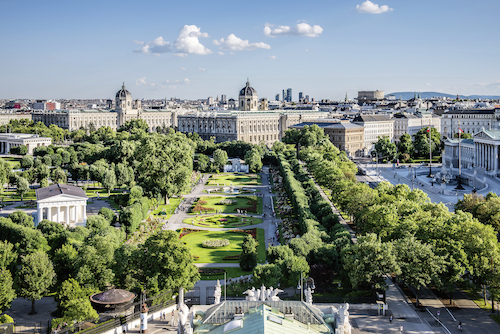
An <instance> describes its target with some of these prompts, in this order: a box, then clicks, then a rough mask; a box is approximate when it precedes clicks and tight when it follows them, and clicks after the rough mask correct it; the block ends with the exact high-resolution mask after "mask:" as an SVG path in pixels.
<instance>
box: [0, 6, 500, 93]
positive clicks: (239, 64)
mask: <svg viewBox="0 0 500 334" xmlns="http://www.w3.org/2000/svg"><path fill="white" fill-rule="evenodd" d="M498 12H500V1H498V0H476V1H471V0H467V1H465V0H453V1H451V0H439V1H436V0H418V1H416V0H413V1H410V0H405V1H396V0H380V1H379V0H374V1H373V2H372V1H363V0H342V1H332V0H322V1H319V0H310V1H294V0H288V1H281V0H271V1H269V0H267V1H261V0H253V1H234V0H231V1H230V0H227V1H225V0H224V1H218V0H212V1H207V0H203V1H194V0H182V1H179V0H177V1H171V0H161V1H160V0H158V1H156V0H142V1H127V0H122V1H114V0H100V1H94V0H86V1H68V0H64V1H55V0H54V1H51V0H44V1H40V0H34V1H28V0H0V45H1V50H2V52H0V66H1V67H0V69H1V71H0V98H2V99H22V98H31V99H62V98H67V99H72V98H75V99H77V98H80V99H91V98H99V99H113V98H114V96H115V94H116V92H117V91H118V90H119V89H120V88H121V85H122V83H123V82H124V83H125V86H126V87H127V89H128V90H129V91H130V92H131V93H132V97H133V98H134V99H154V98H156V99H161V98H168V99H169V98H172V97H175V98H181V99H206V98H208V97H210V96H211V97H214V98H215V97H217V96H219V97H220V95H222V94H225V95H226V96H227V98H228V99H229V98H235V99H236V98H237V97H238V92H239V90H240V89H241V88H242V87H244V85H245V83H246V81H247V78H248V79H249V81H250V83H251V85H252V87H254V88H255V89H256V90H257V93H258V96H259V98H261V97H266V98H268V99H269V100H273V99H274V97H275V95H276V94H278V93H279V94H280V96H281V92H282V90H283V89H285V90H286V89H287V88H292V91H293V100H294V101H296V100H298V93H299V92H303V93H304V95H309V96H310V97H311V98H315V99H317V100H320V99H332V100H339V99H343V98H344V97H345V95H346V93H347V95H348V97H349V98H354V97H356V96H357V91H359V90H384V91H385V92H386V93H391V92H398V91H399V92H400V91H411V92H413V91H415V92H423V91H436V92H442V93H449V94H460V95H471V94H482V95H500V66H499V59H500V54H499V53H500V43H499V42H500V20H498Z"/></svg>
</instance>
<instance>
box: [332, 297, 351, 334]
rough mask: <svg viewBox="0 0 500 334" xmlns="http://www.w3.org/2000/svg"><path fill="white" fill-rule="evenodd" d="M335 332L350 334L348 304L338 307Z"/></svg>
mask: <svg viewBox="0 0 500 334" xmlns="http://www.w3.org/2000/svg"><path fill="white" fill-rule="evenodd" d="M337 316H338V322H337V325H336V327H337V330H336V331H335V333H342V334H351V324H350V323H349V303H345V304H343V305H340V306H339V309H338V315H337Z"/></svg>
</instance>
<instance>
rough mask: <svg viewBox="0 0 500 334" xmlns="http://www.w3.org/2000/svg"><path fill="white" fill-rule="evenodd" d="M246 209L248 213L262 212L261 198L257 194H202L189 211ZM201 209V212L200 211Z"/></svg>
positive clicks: (228, 211) (231, 211) (194, 212)
mask: <svg viewBox="0 0 500 334" xmlns="http://www.w3.org/2000/svg"><path fill="white" fill-rule="evenodd" d="M238 209H239V210H241V211H240V212H244V211H246V212H247V213H248V214H262V198H260V197H257V196H237V197H223V196H203V197H200V198H199V199H198V201H197V202H195V203H194V204H193V206H192V207H191V213H190V214H192V215H194V214H203V213H217V212H223V213H238ZM200 211H201V213H200Z"/></svg>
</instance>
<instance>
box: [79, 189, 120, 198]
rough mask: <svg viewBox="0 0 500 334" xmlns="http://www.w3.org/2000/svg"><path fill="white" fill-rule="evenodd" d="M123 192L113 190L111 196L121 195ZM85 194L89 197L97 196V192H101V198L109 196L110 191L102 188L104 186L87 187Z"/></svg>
mask: <svg viewBox="0 0 500 334" xmlns="http://www.w3.org/2000/svg"><path fill="white" fill-rule="evenodd" d="M121 193H122V192H117V191H112V192H111V196H113V195H119V194H121ZM85 194H86V195H87V197H88V198H94V197H95V198H97V194H99V198H103V197H105V198H108V197H109V196H108V191H107V190H106V189H102V188H87V190H85Z"/></svg>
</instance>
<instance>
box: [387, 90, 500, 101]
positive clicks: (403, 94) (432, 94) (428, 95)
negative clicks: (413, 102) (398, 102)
mask: <svg viewBox="0 0 500 334" xmlns="http://www.w3.org/2000/svg"><path fill="white" fill-rule="evenodd" d="M418 94H420V97H421V98H422V99H428V98H431V97H438V96H442V97H449V98H451V99H455V98H456V97H457V95H456V94H455V95H453V94H445V93H438V92H417V96H418ZM388 95H394V96H395V97H396V99H399V97H401V98H402V99H403V100H409V99H412V98H414V97H415V92H396V93H390V94H386V95H385V96H388ZM459 96H460V98H461V99H470V100H475V99H490V100H498V99H500V96H499V95H469V96H466V95H459Z"/></svg>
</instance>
